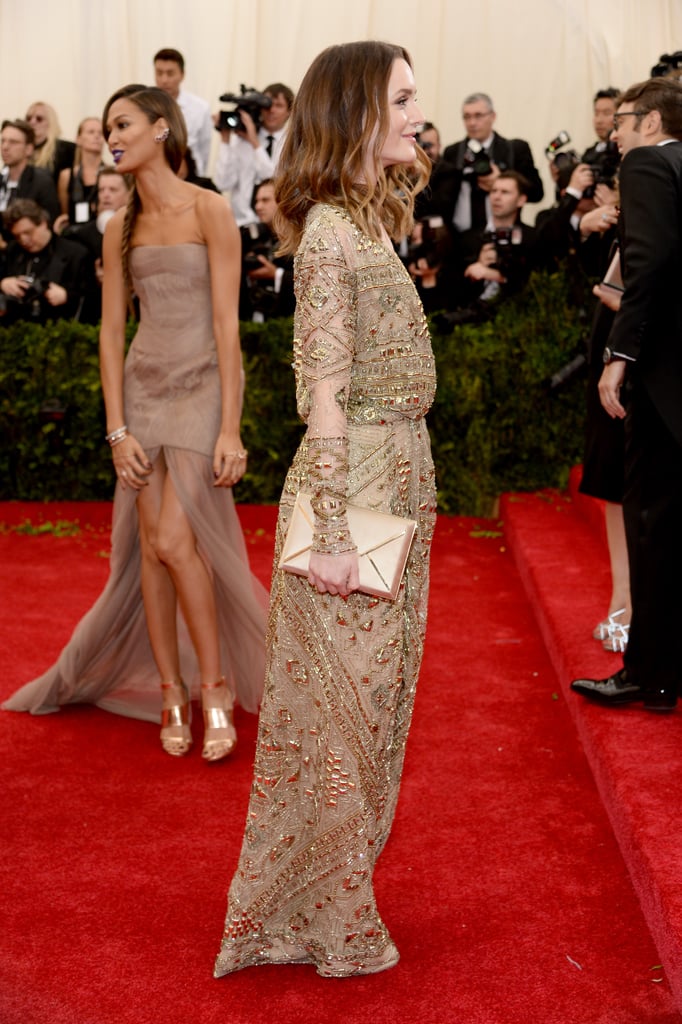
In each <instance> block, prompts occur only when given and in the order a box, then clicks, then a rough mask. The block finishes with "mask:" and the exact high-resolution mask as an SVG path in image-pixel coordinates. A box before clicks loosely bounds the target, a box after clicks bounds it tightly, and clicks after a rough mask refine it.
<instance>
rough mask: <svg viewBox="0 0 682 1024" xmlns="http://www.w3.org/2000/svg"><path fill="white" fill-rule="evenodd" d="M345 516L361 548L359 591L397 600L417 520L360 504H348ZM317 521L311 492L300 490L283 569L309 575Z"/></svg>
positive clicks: (292, 516) (286, 546)
mask: <svg viewBox="0 0 682 1024" xmlns="http://www.w3.org/2000/svg"><path fill="white" fill-rule="evenodd" d="M346 515H347V518H348V527H349V529H350V533H351V536H352V538H353V540H354V542H355V544H356V545H357V549H358V567H359V571H360V590H361V591H362V592H363V593H365V594H372V595H373V596H375V597H385V598H389V599H390V600H391V601H394V600H395V598H396V596H397V594H398V591H399V589H400V581H401V580H402V578H403V573H404V571H405V565H406V563H407V556H408V555H409V553H410V547H411V545H412V538H413V537H414V531H415V530H416V528H417V524H416V522H415V520H414V519H403V517H402V516H393V515H390V514H389V513H387V512H375V511H374V509H371V508H361V507H360V506H359V505H347V506H346ZM314 523H315V517H314V515H313V510H312V506H311V504H310V495H308V494H303V493H301V492H299V493H298V495H297V496H296V502H295V504H294V511H293V513H292V515H291V521H290V523H289V532H288V533H287V538H286V541H285V542H284V548H283V550H282V556H281V558H280V560H279V568H280V569H285V570H286V571H287V572H293V573H295V574H296V575H297V576H307V575H308V565H309V562H310V551H311V548H312V544H313V526H314Z"/></svg>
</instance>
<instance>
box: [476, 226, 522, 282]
mask: <svg viewBox="0 0 682 1024" xmlns="http://www.w3.org/2000/svg"><path fill="white" fill-rule="evenodd" d="M483 241H484V243H487V244H489V245H494V246H495V252H496V259H495V262H494V263H493V267H494V268H495V269H496V270H499V271H500V273H502V274H504V273H505V272H507V273H508V272H509V268H510V267H511V266H512V264H513V263H514V262H515V260H516V259H517V257H518V258H519V259H520V257H521V255H522V242H523V231H522V228H521V227H520V225H518V224H514V225H513V226H512V227H499V228H492V229H491V230H490V231H485V232H484V233H483Z"/></svg>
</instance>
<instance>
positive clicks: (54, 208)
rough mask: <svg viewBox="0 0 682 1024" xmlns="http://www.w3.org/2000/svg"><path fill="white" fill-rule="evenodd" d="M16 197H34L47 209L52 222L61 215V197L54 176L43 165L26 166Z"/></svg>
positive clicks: (40, 205) (42, 207)
mask: <svg viewBox="0 0 682 1024" xmlns="http://www.w3.org/2000/svg"><path fill="white" fill-rule="evenodd" d="M14 198H15V199H34V200H35V201H36V203H37V204H38V206H39V207H40V208H41V209H42V210H47V212H48V213H49V215H50V222H52V221H53V220H54V219H55V217H58V216H59V199H58V198H57V190H56V188H55V185H54V182H53V180H52V176H51V175H50V174H49V172H48V171H44V170H43V169H42V168H41V167H33V166H32V165H31V164H29V165H28V167H25V168H24V171H23V174H22V175H21V177H20V178H19V184H18V185H17V187H16V191H15V193H14Z"/></svg>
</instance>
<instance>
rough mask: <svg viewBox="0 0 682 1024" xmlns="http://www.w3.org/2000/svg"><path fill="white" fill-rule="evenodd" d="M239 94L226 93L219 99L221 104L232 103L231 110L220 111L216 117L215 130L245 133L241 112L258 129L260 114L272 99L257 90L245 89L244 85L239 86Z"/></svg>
mask: <svg viewBox="0 0 682 1024" xmlns="http://www.w3.org/2000/svg"><path fill="white" fill-rule="evenodd" d="M240 89H241V91H240V93H239V94H238V95H237V93H233V92H226V93H223V95H222V96H221V97H220V102H221V103H234V104H235V106H234V108H233V109H232V110H221V111H220V114H219V115H218V124H217V125H216V129H217V130H218V131H223V130H224V129H229V130H230V131H233V132H244V131H246V125H245V124H244V122H243V121H242V119H241V111H242V110H245V111H246V113H247V114H249V116H250V117H251V118H252V120H253V123H254V124H255V126H256V128H259V127H260V119H261V114H262V112H263V111H264V110H268V109H269V108H270V107H271V106H272V99H271V97H270V96H266V94H265V93H264V92H258V90H257V89H247V88H246V86H245V85H242V86H240Z"/></svg>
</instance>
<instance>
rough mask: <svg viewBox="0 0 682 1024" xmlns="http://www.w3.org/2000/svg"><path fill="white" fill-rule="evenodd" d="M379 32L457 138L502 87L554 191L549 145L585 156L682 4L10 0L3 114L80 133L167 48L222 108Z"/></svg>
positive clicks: (679, 21)
mask: <svg viewBox="0 0 682 1024" xmlns="http://www.w3.org/2000/svg"><path fill="white" fill-rule="evenodd" d="M367 38H377V39H386V40H389V41H391V42H396V43H400V44H401V45H403V46H405V47H406V48H407V49H408V50H409V51H410V53H411V55H412V58H413V60H414V65H415V73H416V78H417V84H418V88H419V100H420V104H421V106H422V109H423V111H424V114H425V116H426V117H427V118H428V119H429V120H432V121H434V122H435V123H436V124H437V125H438V127H439V128H440V129H441V134H442V136H443V140H444V142H445V143H449V142H454V141H455V140H457V139H459V138H462V136H463V130H462V122H461V118H460V107H461V101H462V99H463V97H464V96H465V95H467V94H468V93H470V92H474V91H483V92H487V93H489V94H490V95H491V96H492V98H493V100H494V103H495V107H496V110H497V113H498V118H497V124H496V128H497V129H498V130H499V132H500V133H501V134H502V135H505V136H508V137H515V136H518V137H520V138H525V139H527V140H528V141H529V142H530V144H531V147H532V149H533V154H534V156H535V160H536V163H537V165H538V167H539V168H540V169H541V171H542V172H543V174H544V175H545V181H546V189H545V191H546V194H547V197H548V200H549V199H551V188H550V185H549V177H548V175H547V174H546V173H545V170H546V169H545V168H543V165H544V163H545V160H544V157H543V151H544V147H545V146H546V144H547V142H548V141H549V140H550V139H552V138H553V137H554V136H555V135H556V133H557V132H558V131H559V130H560V129H566V130H567V131H568V132H569V133H570V135H571V137H572V140H573V143H574V145H575V147H576V148H577V149H578V150H579V151H582V150H583V149H584V148H586V147H587V146H588V145H589V144H590V143H591V142H592V141H593V136H592V129H591V102H592V96H593V94H594V92H595V91H596V90H597V89H598V88H603V87H604V86H607V85H615V86H617V87H619V88H625V87H626V86H628V85H631V84H632V83H633V82H636V81H640V80H642V79H644V78H647V77H648V75H649V71H650V69H651V67H652V65H653V64H655V63H656V62H657V60H658V58H659V56H660V55H661V54H662V53H664V52H670V51H673V50H677V49H682V0H421V2H418V0H411V2H404V0H28V2H25V0H0V117H2V118H4V117H17V116H22V117H23V116H24V115H25V113H26V108H27V107H28V105H29V104H30V103H31V102H32V101H34V100H38V99H41V100H45V101H47V102H48V103H51V104H52V106H54V107H55V108H56V110H57V111H58V113H59V118H60V122H61V127H62V136H63V137H64V138H73V137H74V134H75V131H76V126H77V124H78V122H79V121H80V120H81V118H83V117H85V116H87V115H93V114H97V115H99V114H100V113H101V110H102V107H103V105H104V103H105V101H106V99H107V98H108V96H109V95H110V94H111V93H112V92H113V91H114V90H115V89H116V88H118V87H119V86H121V85H123V84H125V83H127V82H131V81H141V82H149V83H152V82H153V68H152V57H153V55H154V53H155V52H156V51H157V50H158V49H159V48H161V47H162V46H173V47H175V48H176V49H179V50H180V51H181V52H182V53H183V54H184V56H185V61H186V77H185V85H186V87H187V89H188V90H189V91H190V92H194V93H197V94H198V95H200V96H203V97H205V98H206V99H207V100H208V101H209V102H210V103H211V105H212V108H213V109H218V106H219V104H218V96H219V95H220V94H221V93H223V92H227V91H238V88H239V85H240V83H242V82H244V83H245V84H246V85H247V86H255V87H257V88H263V87H264V86H265V85H267V84H268V83H269V82H273V81H281V82H285V83H286V84H287V85H290V86H291V87H292V88H293V89H294V90H295V89H296V88H297V86H298V84H299V83H300V81H301V78H302V76H303V74H304V72H305V70H306V68H307V66H308V65H309V63H310V61H311V60H312V58H313V57H314V56H315V55H316V54H317V53H318V52H319V51H320V50H321V49H323V48H324V47H325V46H328V45H329V44H331V43H340V42H348V41H350V40H355V39H367ZM543 205H544V204H543ZM528 219H532V214H531V215H530V217H529V218H528Z"/></svg>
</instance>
